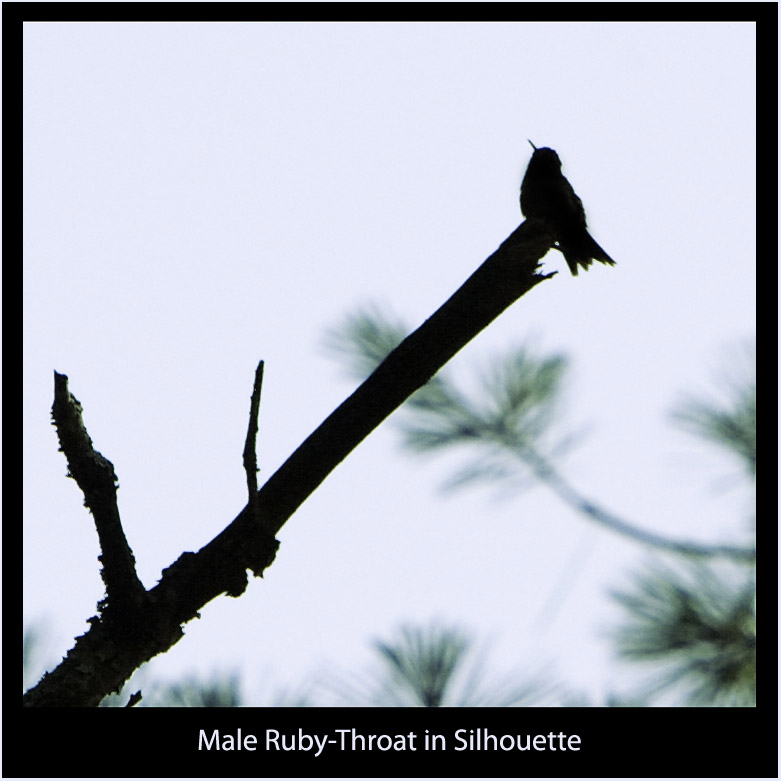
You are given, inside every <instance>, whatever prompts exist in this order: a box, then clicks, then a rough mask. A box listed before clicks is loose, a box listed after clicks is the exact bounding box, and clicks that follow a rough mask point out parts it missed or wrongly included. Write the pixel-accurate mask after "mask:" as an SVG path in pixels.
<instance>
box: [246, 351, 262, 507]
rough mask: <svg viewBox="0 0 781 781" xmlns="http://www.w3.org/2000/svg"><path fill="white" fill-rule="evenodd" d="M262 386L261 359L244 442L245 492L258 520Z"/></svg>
mask: <svg viewBox="0 0 781 781" xmlns="http://www.w3.org/2000/svg"><path fill="white" fill-rule="evenodd" d="M262 386H263V361H261V362H260V363H259V364H258V368H257V369H255V384H254V385H253V386H252V399H251V401H250V409H249V426H248V427H247V439H246V441H245V442H244V471H245V472H246V473H247V493H248V496H249V510H250V514H251V517H252V518H254V519H255V520H256V521H259V520H260V512H259V504H258V456H257V451H256V446H257V438H258V416H259V415H260V389H261V387H262Z"/></svg>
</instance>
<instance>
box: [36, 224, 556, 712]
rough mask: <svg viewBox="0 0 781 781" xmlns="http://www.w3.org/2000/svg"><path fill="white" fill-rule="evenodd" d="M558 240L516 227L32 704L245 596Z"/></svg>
mask: <svg viewBox="0 0 781 781" xmlns="http://www.w3.org/2000/svg"><path fill="white" fill-rule="evenodd" d="M553 242H554V239H553V237H552V236H551V234H550V231H549V229H548V228H547V227H546V226H545V225H544V224H543V223H541V222H539V221H537V220H527V221H526V222H524V223H522V224H521V225H520V226H519V227H518V228H516V230H514V231H513V233H512V234H511V235H510V236H509V237H508V238H507V239H506V240H505V241H504V242H503V243H502V245H501V246H500V247H499V249H498V250H496V252H494V253H493V254H492V255H491V256H490V257H489V258H488V259H487V260H486V261H485V262H484V263H483V264H482V265H481V266H480V267H479V268H478V269H477V270H476V271H475V272H474V274H472V276H471V277H469V279H468V280H467V281H466V282H465V283H464V284H463V285H462V286H461V288H459V290H457V291H456V292H455V293H454V294H453V296H451V298H450V299H449V300H448V301H447V302H446V303H445V304H443V306H442V307H440V308H439V309H438V310H437V311H436V312H435V313H434V314H433V315H432V316H431V317H430V318H429V319H428V320H426V321H425V322H424V323H423V324H422V325H421V326H420V327H419V328H418V329H417V330H416V331H414V332H413V333H412V334H410V335H409V336H408V337H407V338H406V339H405V340H404V341H403V342H402V343H401V344H400V345H399V346H398V347H397V348H396V349H395V350H394V351H393V352H391V354H390V355H388V357H387V358H386V359H385V360H384V361H383V362H382V363H381V364H380V366H378V367H377V369H376V371H375V372H374V373H373V374H372V375H371V376H370V377H368V378H367V379H366V381H365V382H364V383H363V384H362V385H361V386H360V387H359V388H358V389H357V390H356V391H355V392H354V393H353V394H352V395H351V396H350V397H349V398H348V399H346V401H344V402H343V403H342V404H341V405H340V406H339V407H338V408H337V409H336V410H335V411H334V412H333V413H331V415H329V416H328V418H326V420H325V421H323V423H322V424H321V425H320V426H319V427H318V428H317V429H316V430H315V431H314V432H313V433H312V434H311V435H310V436H309V437H308V438H307V439H306V440H305V441H304V442H303V443H302V444H301V446H300V447H299V448H298V449H297V450H296V451H295V452H294V453H293V454H292V455H291V456H290V458H288V460H287V461H286V462H285V463H284V464H283V465H282V466H281V467H280V468H279V469H278V470H277V472H276V473H275V474H273V475H272V476H271V478H270V479H269V480H268V481H267V482H266V484H265V485H264V486H263V487H262V488H261V489H260V491H259V492H258V495H257V496H258V508H257V515H256V516H254V514H253V513H251V512H250V510H249V507H245V508H244V509H243V510H242V511H241V512H240V513H239V515H238V516H237V517H236V518H235V519H234V520H233V522H232V523H231V524H230V525H229V526H228V527H227V528H226V529H224V530H223V531H222V532H221V533H220V534H219V535H217V537H215V538H214V539H213V540H212V541H211V542H209V543H208V544H207V545H205V546H204V547H203V548H201V550H200V551H198V552H197V553H190V552H185V553H183V554H182V555H181V556H180V557H179V559H177V561H175V562H174V563H173V564H172V565H171V566H170V567H168V568H166V569H165V570H163V575H162V578H161V579H160V581H159V583H158V584H157V586H155V587H154V588H152V589H150V590H149V591H148V592H146V595H145V597H146V606H145V609H144V614H143V622H136V621H132V622H127V623H122V622H116V621H112V620H109V619H110V618H113V616H112V614H111V613H110V612H109V611H110V610H111V604H110V603H109V606H108V610H105V611H104V612H103V614H102V615H101V616H100V617H95V618H93V619H91V620H90V624H91V628H90V629H89V631H88V632H87V633H86V634H84V635H82V636H81V637H79V638H77V639H76V645H75V646H74V647H73V648H72V649H71V651H70V652H69V653H68V655H67V656H66V658H65V659H64V660H63V662H62V663H61V664H60V665H59V667H57V668H56V669H55V670H54V671H53V672H51V673H49V674H48V675H46V676H44V678H43V679H42V680H41V681H40V682H39V683H38V685H37V686H35V687H34V688H33V689H31V690H30V691H28V692H27V693H26V694H25V696H24V704H25V705H27V706H64V705H69V706H94V705H97V704H98V703H99V702H100V700H101V699H102V698H103V697H104V696H105V695H106V694H109V693H110V692H112V691H118V690H119V688H120V687H121V686H122V685H123V683H124V682H125V681H126V680H127V678H128V677H129V676H130V675H131V674H132V672H133V671H134V670H135V669H136V668H137V667H138V666H139V665H140V664H142V663H143V662H145V661H147V660H149V659H151V658H152V657H153V656H155V655H157V654H159V653H163V652H165V651H167V650H168V649H169V648H170V647H171V646H172V645H174V644H175V643H176V642H178V640H179V639H180V638H181V637H182V635H183V631H182V625H183V624H185V623H186V622H188V621H190V620H191V619H192V618H195V617H196V616H197V615H198V610H200V609H201V608H202V607H203V606H204V605H205V604H207V603H208V602H209V601H211V600H212V599H214V598H215V597H217V596H219V595H220V594H228V595H229V596H234V597H237V596H239V595H241V594H242V593H243V592H244V590H245V589H246V587H247V572H246V571H247V570H248V569H249V570H251V571H252V573H253V574H254V575H255V576H262V574H263V570H264V569H265V568H266V567H268V566H269V565H270V564H271V562H272V561H273V560H274V556H275V555H276V551H277V547H278V542H277V540H276V539H275V538H274V535H275V534H276V532H278V531H279V529H281V528H282V526H283V525H284V524H285V522H286V521H287V520H288V518H290V516H291V515H292V514H293V513H294V512H295V511H296V510H297V509H298V507H300V506H301V504H302V503H303V502H304V501H305V500H306V498H307V497H308V496H309V495H310V494H311V493H312V492H313V491H314V490H315V489H316V488H317V487H318V486H319V485H320V483H322V482H323V480H325V478H326V477H327V476H328V474H329V473H330V472H331V471H332V470H333V469H334V468H335V467H336V466H337V465H338V464H339V463H340V462H341V461H342V460H343V459H344V458H345V457H346V456H347V454H348V453H350V451H351V450H352V449H353V448H354V447H356V445H358V444H359V443H360V442H361V441H362V440H363V439H364V438H365V437H366V436H368V435H369V434H370V433H371V432H372V431H373V430H374V429H375V428H376V427H377V426H378V425H379V424H380V423H381V422H382V421H383V420H384V419H385V418H386V417H388V415H390V414H391V413H392V412H393V411H394V410H395V409H397V408H398V407H399V406H400V405H401V404H402V403H403V402H404V401H405V399H407V398H408V397H409V396H410V395H411V394H412V393H414V392H415V391H416V390H417V389H418V388H420V387H422V386H423V385H424V384H425V383H426V382H428V380H429V379H431V377H433V376H434V374H436V372H437V371H439V369H441V368H442V366H444V365H445V363H447V361H449V360H450V358H452V357H453V356H454V355H455V354H456V353H457V352H458V351H459V350H460V349H461V348H462V347H463V346H464V345H466V344H467V343H468V342H469V341H470V340H471V339H472V338H473V337H474V336H476V335H477V334H478V333H479V332H480V331H481V330H482V329H483V328H485V327H486V326H487V325H488V324H489V323H490V322H492V321H493V320H494V319H495V318H496V317H498V316H499V315H500V314H501V313H502V312H503V311H504V310H505V309H507V308H508V307H509V306H510V305H511V304H513V303H514V302H515V301H517V300H518V298H520V297H521V296H522V295H523V294H524V293H526V292H528V291H529V290H531V289H532V288H533V287H534V286H535V285H537V284H539V283H540V282H542V281H543V280H544V279H548V278H550V277H551V276H553V275H552V274H546V275H542V274H538V273H537V269H538V268H539V260H540V258H542V257H543V255H545V253H546V252H547V251H548V250H549V249H550V247H551V246H552V244H553ZM109 466H110V465H109ZM111 475H113V469H112V470H111Z"/></svg>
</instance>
